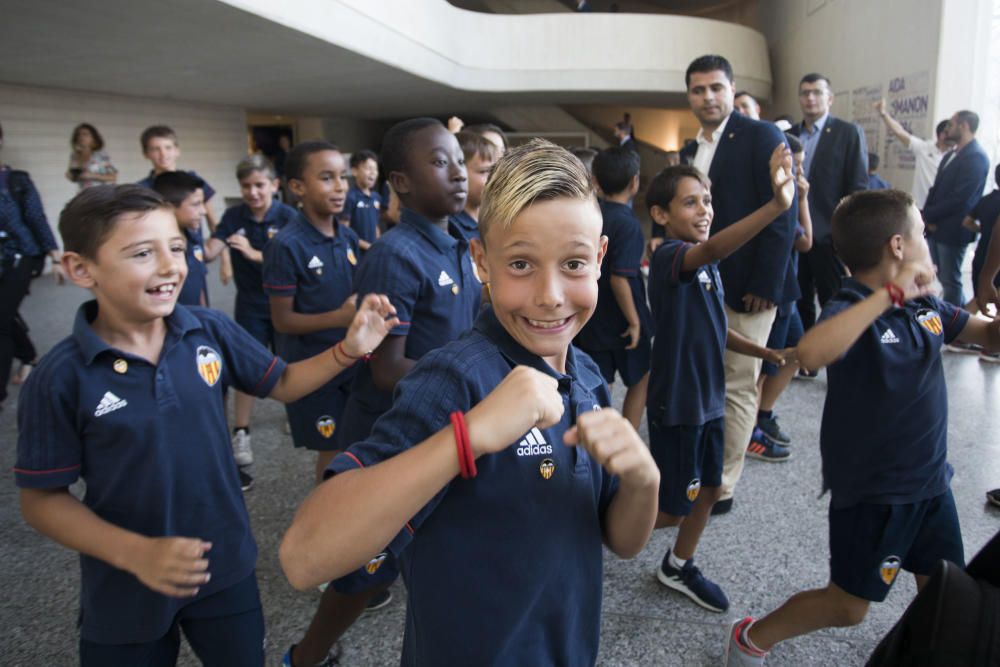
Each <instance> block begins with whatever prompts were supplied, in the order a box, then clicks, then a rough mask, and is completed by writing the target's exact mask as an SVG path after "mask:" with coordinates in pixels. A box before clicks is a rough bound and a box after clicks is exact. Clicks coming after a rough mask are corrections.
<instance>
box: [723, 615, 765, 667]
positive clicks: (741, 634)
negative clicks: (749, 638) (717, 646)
mask: <svg viewBox="0 0 1000 667" xmlns="http://www.w3.org/2000/svg"><path fill="white" fill-rule="evenodd" d="M753 622H754V619H753V618H751V617H750V616H747V617H746V618H741V619H740V620H738V621H736V622H734V623H733V626H732V627H731V628H730V629H729V635H728V636H727V637H726V661H725V662H724V663H723V665H724V667H730V666H731V667H758V666H759V665H763V664H764V656H766V655H767V653H766V652H765V651H761V650H760V649H757V648H754V647H753V646H748V645H747V643H746V632H747V630H749V629H750V626H751V625H753Z"/></svg>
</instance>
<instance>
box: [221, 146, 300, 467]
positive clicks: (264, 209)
mask: <svg viewBox="0 0 1000 667" xmlns="http://www.w3.org/2000/svg"><path fill="white" fill-rule="evenodd" d="M236 180H237V181H238V182H239V184H240V194H241V195H242V196H243V203H242V204H239V205H238V206H233V207H232V208H230V209H228V210H227V211H226V212H225V213H224V214H223V215H222V221H221V222H220V223H219V226H218V227H216V228H215V232H213V233H212V238H210V239H209V240H208V244H207V246H206V252H207V254H208V255H210V256H215V255H217V254H218V253H219V252H228V251H227V247H228V248H232V249H233V250H235V251H236V252H235V253H232V264H233V277H234V278H235V280H236V308H235V312H234V313H233V315H234V318H233V319H235V320H236V323H237V324H239V325H240V326H241V327H243V328H244V329H246V330H247V332H248V333H249V334H250V335H251V336H253V337H254V338H256V339H257V340H258V341H260V343H261V344H262V345H263V346H264V347H268V348H270V349H272V350H275V351H277V348H276V347H275V338H274V325H273V324H272V323H271V309H270V305H269V304H268V300H267V294H265V293H264V280H263V273H262V270H261V264H262V263H263V261H264V246H266V245H267V243H268V241H270V240H271V239H272V238H274V237H275V235H276V234H277V233H278V232H279V231H280V230H281V229H282V228H283V227H284V226H285V225H286V224H287V223H288V222H289V221H291V220H293V219H295V218H296V217H298V211H296V210H295V209H294V208H292V207H291V206H286V205H285V204H282V203H281V202H279V201H278V200H276V199H275V198H274V195H275V193H277V192H278V190H279V188H280V187H281V186H280V183H279V181H278V177H277V175H276V174H275V172H274V167H273V166H272V165H271V163H270V162H269V161H268V159H267V158H265V157H264V156H263V155H251V156H249V157H247V158H245V159H243V160H241V161H240V163H239V164H238V165H236ZM235 394H236V396H235V398H234V400H233V406H234V409H233V413H234V425H233V457H234V458H235V459H236V465H239V466H248V465H250V464H252V463H253V449H252V448H251V446H250V413H251V411H252V410H253V400H254V397H253V396H252V395H250V394H244V393H242V392H239V391H237V392H235Z"/></svg>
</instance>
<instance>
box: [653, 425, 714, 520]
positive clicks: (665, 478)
mask: <svg viewBox="0 0 1000 667" xmlns="http://www.w3.org/2000/svg"><path fill="white" fill-rule="evenodd" d="M647 417H648V415H647ZM648 421H649V450H650V452H651V453H652V455H653V460H654V461H656V467H658V468H659V469H660V511H661V512H664V513H666V514H672V515H674V516H687V515H688V514H690V513H691V508H692V507H694V501H695V500H697V498H698V493H699V492H700V491H701V487H703V486H704V487H715V486H721V485H722V453H723V450H724V449H725V427H724V419H723V418H722V417H719V418H718V419H713V420H711V421H709V422H706V423H704V424H701V425H700V426H661V425H660V423H659V420H656V419H649V420H648Z"/></svg>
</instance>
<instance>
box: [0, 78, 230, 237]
mask: <svg viewBox="0 0 1000 667" xmlns="http://www.w3.org/2000/svg"><path fill="white" fill-rule="evenodd" d="M81 122H87V123H91V124H93V125H94V126H96V127H97V129H98V131H99V132H100V133H101V134H102V135H103V136H104V141H105V150H107V151H108V152H109V153H110V154H111V159H112V161H113V162H114V164H115V166H116V167H117V168H118V182H119V183H128V182H133V181H136V180H138V179H140V178H143V177H144V176H145V175H146V174H147V173H148V172H149V169H150V165H149V162H148V161H147V160H146V159H145V158H143V157H142V150H141V148H140V146H139V135H140V134H141V133H142V131H143V130H144V129H145V128H146V127H148V126H150V125H156V124H165V125H169V126H170V127H172V128H173V129H174V130H175V131H176V132H177V134H178V137H179V139H180V144H181V158H180V161H179V166H180V167H181V168H184V169H194V170H195V171H197V172H198V174H199V175H200V176H202V177H203V178H204V179H205V180H207V181H208V182H209V183H211V185H212V187H214V188H215V189H216V190H217V191H218V192H219V195H217V197H216V199H217V200H213V204H214V209H215V213H216V215H217V216H219V217H221V215H222V211H223V207H224V203H223V197H238V196H239V186H238V184H237V183H236V177H235V174H234V171H235V167H236V163H237V162H238V161H239V160H240V159H241V158H242V157H244V156H245V155H246V154H247V127H246V120H245V116H244V113H243V111H242V110H241V109H236V108H231V107H211V106H200V105H190V104H182V103H174V102H165V101H161V100H154V99H145V98H138V97H118V96H112V95H95V94H91V93H81V92H75V91H68V90H56V89H46V88H28V87H22V86H11V85H6V84H2V83H0V124H2V125H3V131H4V146H3V150H2V152H0V161H2V162H5V163H7V164H10V165H11V166H13V167H15V168H17V169H24V170H26V171H28V172H29V173H30V174H31V177H32V180H34V182H35V185H36V186H38V190H39V192H40V194H41V196H42V203H43V204H44V206H45V213H46V214H47V215H48V218H49V223H50V224H51V225H52V227H53V228H55V227H56V225H57V223H58V221H59V212H60V211H61V210H62V207H63V206H64V205H65V204H66V202H67V201H69V200H70V198H72V197H73V195H75V194H76V192H77V186H76V184H75V183H70V182H69V181H67V180H66V179H65V177H64V173H65V172H66V167H67V163H68V161H69V153H70V146H69V139H70V133H71V132H72V131H73V128H74V127H75V126H76V125H77V124H78V123H81Z"/></svg>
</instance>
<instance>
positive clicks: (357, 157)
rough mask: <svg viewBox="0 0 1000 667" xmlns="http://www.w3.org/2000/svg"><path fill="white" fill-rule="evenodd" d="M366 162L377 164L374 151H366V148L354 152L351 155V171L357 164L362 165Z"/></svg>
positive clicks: (376, 156)
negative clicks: (370, 161)
mask: <svg viewBox="0 0 1000 667" xmlns="http://www.w3.org/2000/svg"><path fill="white" fill-rule="evenodd" d="M368 160H373V161H374V162H375V163H376V164H378V155H375V151H372V150H368V149H367V148H362V149H361V150H359V151H354V152H353V153H351V169H354V168H355V167H357V166H358V165H359V164H363V163H365V162H367V161H368Z"/></svg>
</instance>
